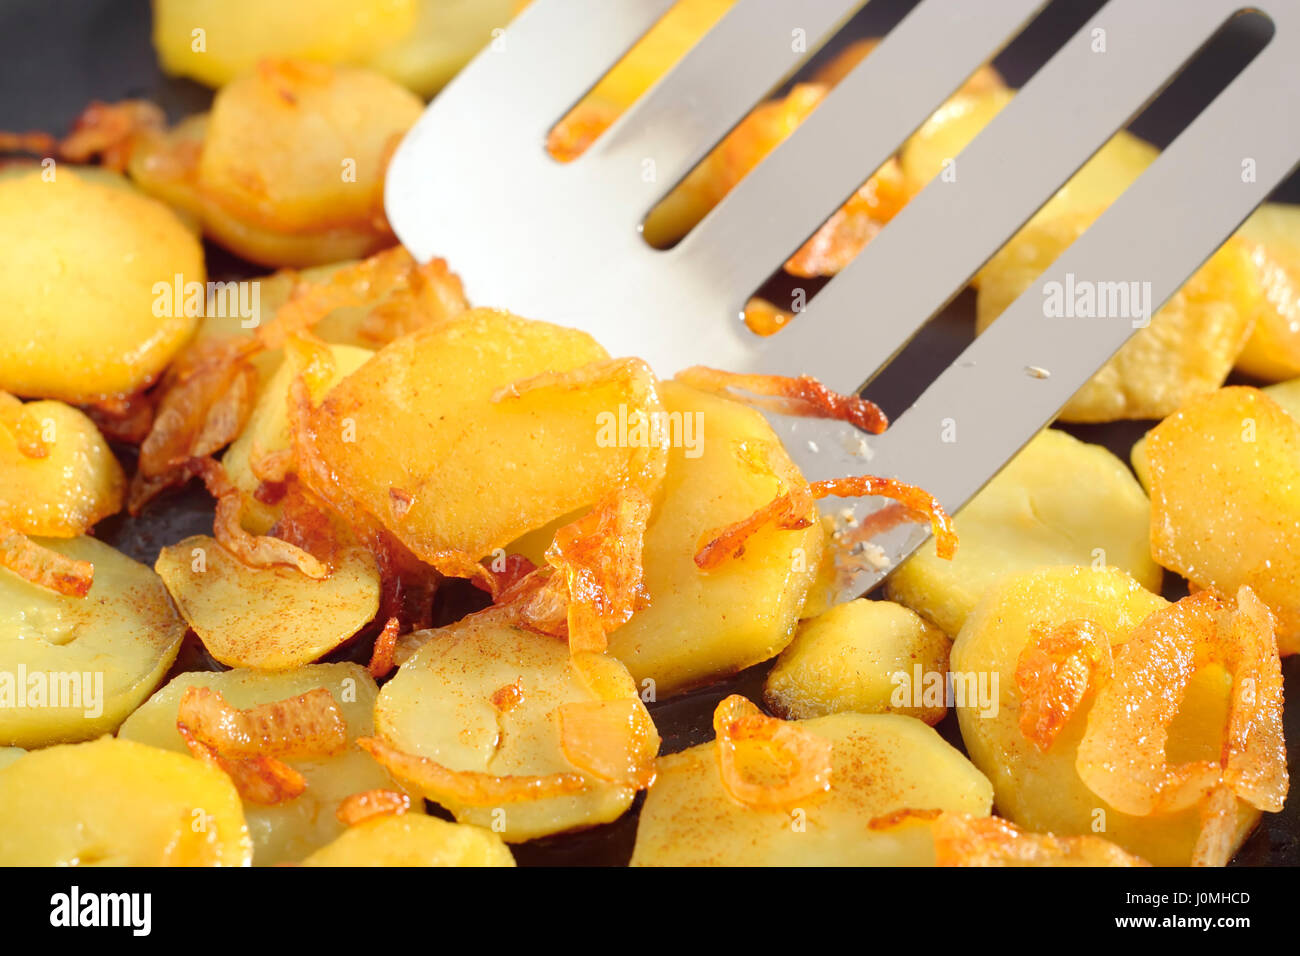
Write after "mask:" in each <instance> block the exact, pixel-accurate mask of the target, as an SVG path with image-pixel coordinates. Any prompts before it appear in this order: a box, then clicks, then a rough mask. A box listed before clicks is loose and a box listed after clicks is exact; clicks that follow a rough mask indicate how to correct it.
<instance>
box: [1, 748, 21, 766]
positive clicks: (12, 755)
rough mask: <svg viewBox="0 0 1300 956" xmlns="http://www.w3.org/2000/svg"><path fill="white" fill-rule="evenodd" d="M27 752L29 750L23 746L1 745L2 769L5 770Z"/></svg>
mask: <svg viewBox="0 0 1300 956" xmlns="http://www.w3.org/2000/svg"><path fill="white" fill-rule="evenodd" d="M26 753H27V751H26V750H23V748H22V747H0V770H3V769H4V768H5V767H7V766H9V765H10V764H11V763H13V762H14V761H16V760H17V759H18V758H19V757H21V756H23V755H24V754H26Z"/></svg>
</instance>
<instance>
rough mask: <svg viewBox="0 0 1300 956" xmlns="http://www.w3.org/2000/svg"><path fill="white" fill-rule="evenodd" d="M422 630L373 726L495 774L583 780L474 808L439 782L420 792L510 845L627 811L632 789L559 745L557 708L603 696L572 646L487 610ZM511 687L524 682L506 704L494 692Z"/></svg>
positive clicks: (620, 674)
mask: <svg viewBox="0 0 1300 956" xmlns="http://www.w3.org/2000/svg"><path fill="white" fill-rule="evenodd" d="M422 637H423V639H424V643H423V646H421V647H420V649H419V650H418V651H417V652H416V653H415V654H414V655H413V656H411V657H410V658H409V659H407V660H406V661H405V663H403V664H402V666H401V667H400V668H399V669H398V671H397V676H396V677H394V678H393V679H392V680H390V681H389V682H388V683H387V684H385V685H384V688H383V690H382V691H381V692H380V694H379V700H378V702H377V703H376V705H375V728H376V730H377V731H378V733H379V735H380V736H381V737H382V738H383V739H384V740H385V741H387V742H388V743H389V744H391V745H392V746H394V747H396V748H397V749H398V750H401V751H403V752H405V753H408V754H414V755H416V756H420V757H428V758H429V759H431V760H434V761H436V762H437V763H439V764H442V765H443V766H445V767H447V768H449V769H451V770H458V771H459V770H467V771H474V772H478V773H489V774H494V775H498V776H549V775H551V774H559V773H579V774H582V775H583V776H585V777H586V780H587V788H586V789H585V790H583V791H581V792H578V793H575V794H571V795H561V796H553V797H544V798H541V799H531V800H523V801H516V802H510V803H504V804H503V805H501V806H497V807H492V806H468V805H465V804H463V803H460V802H458V801H457V799H456V798H455V797H454V796H453V795H450V794H448V793H444V792H441V791H438V790H434V789H428V790H425V791H424V796H426V797H427V798H428V799H430V800H433V801H436V802H437V803H440V804H442V805H443V806H444V807H446V808H447V809H448V810H450V811H451V813H452V814H453V815H454V816H455V817H456V819H457V820H458V821H460V822H461V823H469V824H474V825H477V826H481V827H485V828H487V829H490V830H492V831H493V832H495V833H499V834H500V835H501V837H502V838H503V839H505V840H507V841H509V842H511V843H518V842H521V841H524V840H532V839H535V838H536V837H541V836H547V835H549V834H552V833H562V832H564V831H566V830H576V829H581V828H584V827H589V826H594V825H596V824H598V823H608V822H609V821H611V820H615V819H617V818H618V817H619V816H621V815H622V814H623V812H624V811H625V810H626V809H627V808H628V806H629V805H630V804H631V803H632V798H633V797H634V796H635V795H636V791H635V789H633V788H632V787H630V786H625V785H623V784H621V783H616V782H610V781H605V780H601V779H599V778H597V777H595V776H593V775H590V774H587V773H585V772H584V771H582V770H580V769H579V768H578V767H575V766H574V764H573V763H571V762H570V761H569V759H568V757H566V756H565V753H564V750H563V749H562V747H561V743H560V729H559V725H558V722H557V717H556V710H557V708H559V707H561V706H562V705H564V704H572V703H578V702H584V701H595V700H601V699H606V698H604V697H602V696H597V693H596V692H595V691H594V690H593V689H591V688H589V687H588V686H587V683H586V682H585V681H584V680H583V679H582V677H581V676H580V675H579V674H578V672H576V671H575V670H574V668H573V665H572V664H571V663H570V653H569V648H568V645H567V644H565V643H564V642H563V641H560V640H557V639H555V638H552V637H547V636H545V635H541V634H536V633H533V632H532V631H526V630H523V629H522V628H515V627H510V626H508V625H505V624H502V623H500V622H499V621H494V620H492V619H491V618H490V617H489V618H488V619H484V618H483V617H481V616H476V617H469V618H466V619H464V620H462V621H459V622H457V623H456V624H453V625H451V626H450V627H445V628H442V629H440V630H436V631H429V632H426V633H425V634H424V635H422ZM608 664H610V665H612V666H613V673H614V680H613V683H614V684H615V690H616V692H617V694H616V696H618V697H624V698H629V699H635V698H636V696H637V695H636V687H635V686H634V685H633V683H632V680H631V678H630V677H629V676H628V675H627V673H626V672H625V671H624V670H623V668H622V667H621V666H619V665H618V663H617V661H614V660H612V659H608ZM508 685H515V686H516V687H517V688H518V691H519V694H518V697H517V699H518V702H517V703H515V704H514V705H513V706H508V707H507V708H506V709H504V710H502V708H501V707H499V706H498V705H497V704H496V703H494V702H493V695H494V694H496V693H497V692H498V691H501V690H502V689H503V688H507V687H508ZM511 696H512V697H513V696H515V695H514V693H513V692H511Z"/></svg>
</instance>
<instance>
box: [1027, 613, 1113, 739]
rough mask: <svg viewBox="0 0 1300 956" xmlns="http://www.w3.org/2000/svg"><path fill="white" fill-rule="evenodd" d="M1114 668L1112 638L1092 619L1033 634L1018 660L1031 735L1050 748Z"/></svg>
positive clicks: (1029, 734) (1028, 730) (1030, 737)
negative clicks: (1086, 699)
mask: <svg viewBox="0 0 1300 956" xmlns="http://www.w3.org/2000/svg"><path fill="white" fill-rule="evenodd" d="M1112 666H1113V661H1112V659H1111V652H1110V637H1109V636H1108V635H1107V634H1106V631H1105V629H1104V628H1102V627H1100V626H1099V625H1097V624H1094V623H1093V622H1092V621H1069V622H1067V623H1065V624H1062V625H1060V626H1059V627H1056V628H1053V629H1052V630H1050V631H1047V630H1044V631H1042V632H1040V633H1038V634H1037V635H1036V636H1035V637H1034V638H1032V639H1031V640H1030V641H1029V643H1027V644H1026V645H1025V646H1024V648H1023V649H1022V650H1021V651H1020V657H1019V659H1018V660H1017V662H1016V689H1017V690H1018V691H1020V732H1021V733H1022V734H1024V735H1025V739H1026V740H1028V741H1030V742H1032V743H1033V745H1034V746H1035V747H1037V748H1038V749H1039V750H1042V751H1047V750H1048V749H1049V748H1050V747H1051V746H1052V741H1054V740H1055V739H1056V736H1057V734H1059V733H1060V732H1061V728H1062V727H1064V726H1065V725H1066V723H1068V722H1069V720H1070V718H1071V717H1072V716H1074V714H1075V713H1077V712H1078V710H1079V705H1080V704H1081V703H1083V699H1084V698H1085V697H1086V696H1087V695H1088V691H1089V690H1091V689H1093V688H1094V687H1095V686H1096V685H1097V684H1098V682H1099V681H1104V680H1106V679H1107V678H1109V677H1110V673H1111V668H1112Z"/></svg>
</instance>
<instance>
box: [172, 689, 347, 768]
mask: <svg viewBox="0 0 1300 956" xmlns="http://www.w3.org/2000/svg"><path fill="white" fill-rule="evenodd" d="M176 722H177V724H178V725H181V726H184V727H185V728H186V729H187V730H188V731H189V733H190V734H191V735H192V736H193V737H194V739H195V740H197V741H198V742H199V743H201V744H204V745H205V746H208V747H211V748H212V749H213V750H215V751H216V752H217V753H218V754H219V755H220V756H222V757H225V758H227V759H233V760H249V759H254V758H257V757H277V758H280V757H283V758H295V757H296V758H308V757H332V756H336V755H338V754H341V753H342V752H343V751H344V750H346V749H347V745H348V728H347V724H346V723H345V722H344V720H343V712H342V711H341V710H340V709H339V705H338V704H337V703H336V702H335V701H334V696H333V695H332V694H331V693H330V692H329V691H328V690H326V689H325V688H323V687H318V688H316V689H315V690H311V691H308V692H307V693H305V694H299V695H298V696H296V697H288V698H286V699H284V700H277V701H274V702H272V703H268V704H259V705H257V706H256V707H247V708H244V709H240V708H237V707H232V706H231V705H230V704H228V703H227V702H226V700H225V698H224V697H222V696H221V693H220V692H219V691H215V690H213V689H212V688H210V687H187V688H186V689H185V693H184V694H183V695H181V703H180V710H179V712H178V714H177V718H176Z"/></svg>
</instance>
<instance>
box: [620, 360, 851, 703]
mask: <svg viewBox="0 0 1300 956" xmlns="http://www.w3.org/2000/svg"><path fill="white" fill-rule="evenodd" d="M661 395H662V397H663V401H664V407H665V408H666V409H667V410H668V412H669V414H670V415H677V414H680V415H682V416H695V418H694V419H692V420H693V421H696V422H698V423H699V427H698V429H697V430H698V432H699V437H700V438H701V439H702V440H701V441H700V442H699V447H698V450H691V449H689V448H687V447H674V448H673V449H672V450H671V452H670V456H669V461H668V472H667V475H666V477H665V479H664V484H663V489H662V491H661V494H660V498H659V501H658V502H657V503H656V505H655V510H654V513H653V514H652V515H651V518H650V525H649V527H648V529H647V530H646V536H645V549H644V552H643V559H642V560H643V563H644V565H645V576H646V588H647V590H648V591H649V592H650V606H649V607H647V608H644V609H642V610H640V611H638V612H637V613H636V614H634V615H633V616H632V620H630V621H629V622H628V623H626V624H624V625H623V626H622V627H620V628H618V629H617V630H615V631H614V632H613V633H611V634H610V636H609V650H610V653H611V654H613V655H614V656H615V657H617V658H618V659H619V660H621V661H622V662H623V663H624V664H626V665H627V668H628V670H629V671H631V672H632V676H633V677H634V678H635V679H636V681H637V684H638V685H639V686H643V687H647V686H649V685H647V684H646V683H645V682H646V681H653V692H654V693H655V694H656V695H657V696H658V697H664V696H667V695H669V694H674V693H677V692H678V691H680V690H683V689H685V688H687V687H690V686H692V685H695V684H701V683H705V682H707V681H710V680H713V679H716V678H719V677H723V676H725V675H727V674H731V673H734V672H736V671H739V670H742V669H743V668H746V667H749V666H750V665H751V664H757V663H759V662H760V661H765V660H767V659H768V658H771V657H773V656H775V655H776V654H777V653H779V652H780V651H781V649H782V648H784V647H785V646H786V645H787V644H788V643H789V642H790V639H791V637H792V636H793V634H794V626H795V623H796V621H797V620H798V617H799V611H800V608H802V606H803V603H804V599H805V598H806V597H807V595H808V591H809V588H810V587H811V586H812V583H813V580H814V578H815V577H816V574H817V567H818V563H819V560H820V557H821V552H822V542H823V539H824V536H825V532H824V531H823V529H822V526H821V524H820V523H819V522H813V524H812V525H811V526H810V527H808V528H804V529H802V530H796V531H781V530H777V529H774V528H765V529H763V530H762V531H760V532H759V533H758V534H756V535H754V537H752V538H750V539H749V540H748V541H746V542H745V550H744V553H743V554H741V555H740V557H738V558H734V559H732V560H730V561H728V562H726V563H725V564H723V565H722V566H721V567H719V568H716V569H714V570H712V571H707V572H706V571H701V570H700V569H699V568H698V567H697V566H696V564H695V553H696V551H697V550H698V549H699V546H700V538H701V537H702V536H703V535H705V534H706V533H707V532H709V531H715V530H717V529H718V528H721V527H724V526H726V525H728V524H731V523H732V522H734V521H739V520H741V519H742V518H745V517H747V516H748V515H750V514H751V513H752V512H754V511H756V510H757V509H758V508H760V507H762V506H763V505H765V504H767V503H768V502H769V501H771V500H772V499H773V498H774V497H775V496H776V495H777V494H778V493H780V492H781V491H783V490H785V489H787V488H791V487H793V486H795V485H796V484H802V483H803V481H804V479H803V476H802V475H800V474H799V469H798V468H797V467H796V466H795V464H794V462H792V461H791V460H790V458H789V456H787V455H786V453H785V449H784V448H783V447H782V446H781V443H780V439H778V438H777V437H776V434H775V433H774V432H773V431H772V429H771V426H769V425H768V423H767V421H766V420H765V419H764V418H763V416H762V415H760V414H758V413H757V412H755V411H753V410H752V409H749V408H746V407H744V406H743V405H740V404H737V403H736V402H733V401H730V400H728V399H725V398H719V397H716V396H713V395H707V394H705V393H703V392H700V391H698V390H696V389H693V388H689V387H687V386H685V385H682V384H679V383H677V382H664V383H663V385H662V387H661ZM682 420H683V422H685V421H686V420H687V419H686V418H685V417H683V419H682ZM681 444H682V445H683V446H684V445H685V444H686V443H685V442H683V443H681ZM763 460H765V461H766V465H765V466H762V467H756V465H755V462H756V461H759V462H762V461H763ZM769 469H770V470H769Z"/></svg>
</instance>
